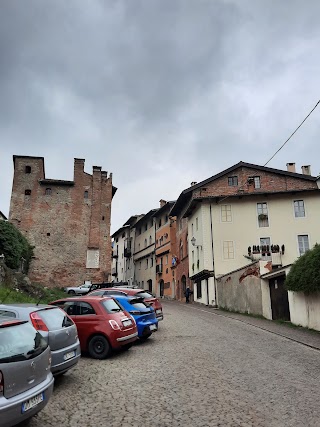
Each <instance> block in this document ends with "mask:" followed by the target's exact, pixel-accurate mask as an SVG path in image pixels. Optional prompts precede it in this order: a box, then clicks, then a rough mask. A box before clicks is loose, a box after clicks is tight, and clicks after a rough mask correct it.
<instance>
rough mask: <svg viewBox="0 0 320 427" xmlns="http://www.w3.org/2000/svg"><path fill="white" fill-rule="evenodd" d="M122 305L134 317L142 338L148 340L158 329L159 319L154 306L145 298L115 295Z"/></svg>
mask: <svg viewBox="0 0 320 427" xmlns="http://www.w3.org/2000/svg"><path fill="white" fill-rule="evenodd" d="M114 299H115V300H116V301H118V303H119V304H120V305H121V307H122V308H123V309H124V310H125V311H127V312H128V313H129V314H131V316H132V317H133V318H134V320H135V322H136V324H137V328H138V337H139V339H140V340H146V339H147V338H149V337H150V336H151V335H152V333H153V332H155V331H157V330H158V319H157V318H156V314H155V311H154V309H153V307H151V306H150V305H148V304H146V303H145V302H144V300H143V298H136V297H132V296H127V295H114Z"/></svg>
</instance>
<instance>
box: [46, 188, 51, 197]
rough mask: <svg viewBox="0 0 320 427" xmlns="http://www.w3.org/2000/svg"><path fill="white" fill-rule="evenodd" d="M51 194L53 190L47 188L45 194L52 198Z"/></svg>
mask: <svg viewBox="0 0 320 427" xmlns="http://www.w3.org/2000/svg"><path fill="white" fill-rule="evenodd" d="M51 193H52V191H51V188H46V192H45V194H46V196H51Z"/></svg>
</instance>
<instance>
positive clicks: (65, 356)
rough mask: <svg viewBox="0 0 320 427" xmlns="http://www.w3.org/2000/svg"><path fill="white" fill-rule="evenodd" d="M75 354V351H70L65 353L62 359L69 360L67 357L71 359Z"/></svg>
mask: <svg viewBox="0 0 320 427" xmlns="http://www.w3.org/2000/svg"><path fill="white" fill-rule="evenodd" d="M75 355H76V352H75V351H70V352H69V353H66V354H65V355H64V356H63V357H64V360H69V359H72V358H73V357H74V356H75Z"/></svg>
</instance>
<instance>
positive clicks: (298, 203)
mask: <svg viewBox="0 0 320 427" xmlns="http://www.w3.org/2000/svg"><path fill="white" fill-rule="evenodd" d="M293 205H294V216H295V217H296V218H302V217H304V216H306V211H305V209H304V201H303V200H295V201H294V202H293Z"/></svg>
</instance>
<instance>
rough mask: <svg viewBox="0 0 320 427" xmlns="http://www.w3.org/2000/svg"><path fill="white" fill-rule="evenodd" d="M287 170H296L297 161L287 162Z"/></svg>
mask: <svg viewBox="0 0 320 427" xmlns="http://www.w3.org/2000/svg"><path fill="white" fill-rule="evenodd" d="M287 171H288V172H294V173H295V172H296V164H295V163H287Z"/></svg>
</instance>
